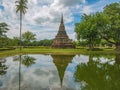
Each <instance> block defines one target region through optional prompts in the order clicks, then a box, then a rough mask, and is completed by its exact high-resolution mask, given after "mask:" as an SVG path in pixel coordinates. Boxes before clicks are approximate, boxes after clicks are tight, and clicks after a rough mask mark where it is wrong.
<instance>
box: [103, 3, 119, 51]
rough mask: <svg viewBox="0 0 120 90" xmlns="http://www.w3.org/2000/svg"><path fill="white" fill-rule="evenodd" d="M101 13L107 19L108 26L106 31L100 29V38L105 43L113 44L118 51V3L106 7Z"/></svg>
mask: <svg viewBox="0 0 120 90" xmlns="http://www.w3.org/2000/svg"><path fill="white" fill-rule="evenodd" d="M103 13H104V14H105V15H106V16H107V17H109V18H108V19H109V22H110V24H108V25H107V26H108V27H107V28H106V29H102V30H103V31H102V32H103V33H102V36H103V38H104V39H105V40H106V41H108V42H110V43H112V44H114V45H115V46H116V50H120V3H112V4H110V5H107V6H106V7H105V8H104V11H103ZM102 28H104V25H103V26H102Z"/></svg>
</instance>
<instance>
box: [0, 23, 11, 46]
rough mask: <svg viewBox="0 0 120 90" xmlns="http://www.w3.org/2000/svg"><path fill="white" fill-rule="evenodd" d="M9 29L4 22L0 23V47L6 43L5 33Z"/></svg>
mask: <svg viewBox="0 0 120 90" xmlns="http://www.w3.org/2000/svg"><path fill="white" fill-rule="evenodd" d="M8 30H9V28H8V25H7V24H6V23H4V22H3V23H0V47H3V46H4V45H5V44H6V42H5V41H6V38H7V37H6V35H5V33H6V32H7V31H8Z"/></svg>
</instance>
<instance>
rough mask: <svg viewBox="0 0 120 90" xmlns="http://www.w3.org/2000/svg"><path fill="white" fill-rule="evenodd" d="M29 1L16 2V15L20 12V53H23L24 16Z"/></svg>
mask: <svg viewBox="0 0 120 90" xmlns="http://www.w3.org/2000/svg"><path fill="white" fill-rule="evenodd" d="M27 2H28V1H27V0H18V1H16V2H15V3H16V13H18V12H20V51H21V31H22V15H23V14H25V13H26V12H27V11H26V10H27V9H28V8H27Z"/></svg>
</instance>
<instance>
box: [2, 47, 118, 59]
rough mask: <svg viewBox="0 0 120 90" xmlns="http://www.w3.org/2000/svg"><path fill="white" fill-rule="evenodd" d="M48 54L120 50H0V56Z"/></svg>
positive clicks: (95, 52) (114, 51) (112, 50)
mask: <svg viewBox="0 0 120 90" xmlns="http://www.w3.org/2000/svg"><path fill="white" fill-rule="evenodd" d="M20 53H21V54H50V55H75V54H85V55H89V54H107V55H108V54H120V51H116V50H115V49H114V48H101V49H98V50H97V49H96V50H95V51H89V50H87V49H85V48H76V49H51V48H23V49H22V51H21V52H20V51H19V49H15V50H2V51H0V57H6V56H11V55H16V54H20Z"/></svg>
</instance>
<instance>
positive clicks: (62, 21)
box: [61, 13, 64, 24]
mask: <svg viewBox="0 0 120 90" xmlns="http://www.w3.org/2000/svg"><path fill="white" fill-rule="evenodd" d="M63 23H64V20H63V13H62V14H61V24H63Z"/></svg>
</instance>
